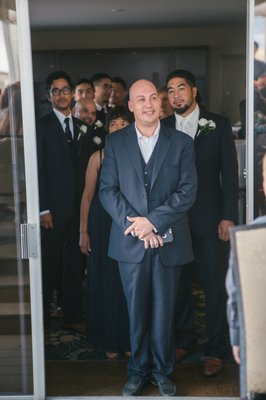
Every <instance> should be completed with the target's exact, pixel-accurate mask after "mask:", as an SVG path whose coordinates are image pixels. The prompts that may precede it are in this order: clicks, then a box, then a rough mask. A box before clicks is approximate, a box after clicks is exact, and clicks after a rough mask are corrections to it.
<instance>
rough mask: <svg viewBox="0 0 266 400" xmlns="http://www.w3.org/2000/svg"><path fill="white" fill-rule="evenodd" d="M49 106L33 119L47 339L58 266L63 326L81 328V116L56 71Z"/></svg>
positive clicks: (50, 80) (62, 74) (69, 89)
mask: <svg viewBox="0 0 266 400" xmlns="http://www.w3.org/2000/svg"><path fill="white" fill-rule="evenodd" d="M46 85H47V91H48V99H49V101H50V102H51V103H52V106H53V111H52V112H51V113H50V114H48V115H46V116H45V117H43V118H41V119H40V120H39V121H37V126H36V129H37V154H38V175H39V199H40V222H41V242H42V243H41V244H42V274H43V305H44V327H45V341H46V342H48V339H49V336H48V328H49V320H50V315H49V314H50V313H49V311H50V304H51V300H52V297H53V291H54V289H55V285H56V280H57V277H58V276H60V268H61V266H62V264H63V266H62V288H63V300H62V302H63V312H64V328H66V329H72V330H75V331H77V332H80V333H84V331H85V325H84V323H83V313H82V309H83V307H82V283H83V271H82V264H81V253H80V250H79V199H78V184H77V167H78V154H77V147H78V145H77V142H78V136H79V129H80V125H81V124H82V121H79V120H78V119H76V118H75V117H72V115H71V111H70V104H71V100H72V96H73V91H72V81H71V78H70V77H69V76H68V74H66V73H65V72H64V71H56V72H53V73H51V74H49V75H48V77H47V78H46Z"/></svg>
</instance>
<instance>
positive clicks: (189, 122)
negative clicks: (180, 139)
mask: <svg viewBox="0 0 266 400" xmlns="http://www.w3.org/2000/svg"><path fill="white" fill-rule="evenodd" d="M199 114H200V109H199V106H198V105H196V107H195V109H194V110H193V111H192V112H191V113H190V114H189V115H187V116H186V117H185V118H184V117H182V116H181V115H179V114H177V113H175V127H176V129H177V130H178V131H182V132H185V133H186V134H187V135H189V136H191V137H192V139H194V138H195V136H196V133H197V130H198V122H199Z"/></svg>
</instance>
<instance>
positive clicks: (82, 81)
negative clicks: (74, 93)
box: [75, 78, 93, 88]
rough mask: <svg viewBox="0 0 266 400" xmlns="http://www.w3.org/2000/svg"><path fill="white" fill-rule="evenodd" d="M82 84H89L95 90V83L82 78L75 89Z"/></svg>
mask: <svg viewBox="0 0 266 400" xmlns="http://www.w3.org/2000/svg"><path fill="white" fill-rule="evenodd" d="M82 83H87V84H88V85H90V86H91V87H92V88H93V82H92V80H91V79H88V78H81V79H80V80H79V81H78V82H77V83H76V85H75V88H76V87H77V86H79V85H81V84H82Z"/></svg>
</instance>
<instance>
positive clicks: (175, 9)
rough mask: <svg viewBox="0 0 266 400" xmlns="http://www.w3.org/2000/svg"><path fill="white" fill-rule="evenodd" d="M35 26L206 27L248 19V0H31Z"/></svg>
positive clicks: (64, 27) (70, 27) (73, 27)
mask: <svg viewBox="0 0 266 400" xmlns="http://www.w3.org/2000/svg"><path fill="white" fill-rule="evenodd" d="M29 8H30V19H31V27H32V29H66V28H67V29H77V28H119V27H121V28H122V27H123V28H125V27H128V28H134V27H172V26H189V25H190V26H204V25H217V24H232V23H241V22H245V19H246V8H247V0H45V1H44V0H29Z"/></svg>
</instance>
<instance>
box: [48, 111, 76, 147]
mask: <svg viewBox="0 0 266 400" xmlns="http://www.w3.org/2000/svg"><path fill="white" fill-rule="evenodd" d="M51 124H52V127H53V129H54V132H55V134H56V135H57V136H58V138H59V139H60V140H61V142H62V143H63V144H64V146H66V148H67V149H68V151H69V152H71V149H70V147H69V145H68V143H67V140H66V137H65V132H64V130H63V128H62V125H61V124H60V122H59V120H58V118H57V116H56V115H55V113H54V112H53V113H52V114H51Z"/></svg>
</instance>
